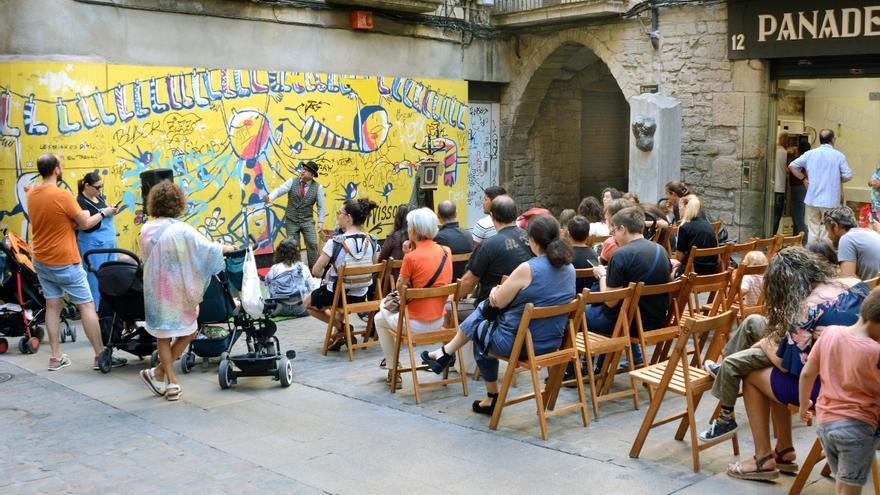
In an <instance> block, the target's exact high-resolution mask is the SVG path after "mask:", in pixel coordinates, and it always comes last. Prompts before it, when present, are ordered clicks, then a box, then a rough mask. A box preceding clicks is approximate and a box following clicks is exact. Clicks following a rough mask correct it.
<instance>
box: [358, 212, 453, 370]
mask: <svg viewBox="0 0 880 495" xmlns="http://www.w3.org/2000/svg"><path fill="white" fill-rule="evenodd" d="M406 222H407V231H408V234H409V239H410V240H408V241H406V242H404V243H403V253H404V254H403V266H401V268H400V277H399V278H398V279H397V290H398V291H401V292H402V291H403V290H405V289H406V288H408V287H411V288H416V289H423V288H428V287H440V286H443V285H448V284H449V283H450V282H452V255H451V254H450V252H449V250H448V248H446V247H444V246H441V245H439V244H437V243H436V242H434V236H435V235H437V224H438V223H439V220H438V219H437V215H435V214H434V212H433V211H431V210H430V209H429V208H419V209H417V210H413V211H411V212H409V214H408V215H407V216H406ZM446 299H447V298H446V297H445V296H439V297H431V298H425V299H417V300H413V301H409V302H407V304H406V311H407V313H408V314H409V320H410V330H412V331H413V332H430V331H433V330H437V329H439V328H440V327H442V326H443V316H444V315H445V313H446ZM399 317H400V314H399V313H392V312H389V311H387V310H385V309H384V308H382V310H381V311H380V312H379V313H378V314H377V315H376V318H375V324H376V335H378V336H379V344H380V345H381V346H382V351H383V352H384V353H385V363H387V365H388V366H391V363H392V362H393V359H392V358H393V355H394V351H395V346H394V338H393V337H392V336H391V334H390V333H389V332H390V331H391V330H392V329H395V330H396V329H397V322H398V319H399ZM388 381H389V382H390V381H391V371H390V370H389V371H388ZM397 386H398V387H400V380H399V379H398V380H397Z"/></svg>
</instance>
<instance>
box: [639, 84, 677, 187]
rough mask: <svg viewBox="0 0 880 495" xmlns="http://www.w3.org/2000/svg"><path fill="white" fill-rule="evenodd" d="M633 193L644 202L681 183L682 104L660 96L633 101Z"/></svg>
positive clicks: (651, 94)
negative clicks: (675, 181)
mask: <svg viewBox="0 0 880 495" xmlns="http://www.w3.org/2000/svg"><path fill="white" fill-rule="evenodd" d="M629 109H630V140H629V190H630V191H632V192H635V193H636V194H638V195H639V199H641V200H642V201H644V202H654V201H657V200H658V199H660V198H661V197H664V196H666V189H665V185H666V183H667V182H668V181H670V180H681V103H680V102H679V101H678V100H676V99H675V98H671V97H669V96H664V95H662V94H659V93H645V94H641V95H639V96H635V97H633V98H630V100H629Z"/></svg>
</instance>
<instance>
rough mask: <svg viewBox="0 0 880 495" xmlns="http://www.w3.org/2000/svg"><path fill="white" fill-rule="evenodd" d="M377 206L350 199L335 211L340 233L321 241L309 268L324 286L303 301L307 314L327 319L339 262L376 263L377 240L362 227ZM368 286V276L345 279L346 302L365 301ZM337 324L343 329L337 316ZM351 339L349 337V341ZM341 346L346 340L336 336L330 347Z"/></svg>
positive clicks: (328, 318) (334, 348) (335, 348)
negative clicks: (321, 246)
mask: <svg viewBox="0 0 880 495" xmlns="http://www.w3.org/2000/svg"><path fill="white" fill-rule="evenodd" d="M376 206H377V205H376V203H375V202H373V201H370V200H369V199H359V200H354V199H350V200H348V201H346V202H345V203H343V204H342V207H340V208H339V211H337V212H336V224H337V225H338V226H339V228H340V229H342V234H340V235H337V236H334V237H333V238H332V239H331V240H329V241H327V243H325V244H324V249H323V250H322V251H321V255H320V256H319V257H318V261H317V262H315V266H313V267H312V276H314V277H318V278H321V279H324V285H322V286H320V287H318V288H317V289H315V290H314V291H312V293H311V294H310V295H309V296H308V297H306V300H305V301H303V304H305V306H306V310H307V311H308V312H309V314H310V315H312V316H313V317H314V318H317V319H319V320H321V321H323V322H324V323H327V322H329V321H330V307H331V306H332V305H333V291H334V288H335V286H336V275H337V273H338V271H337V270H338V268H339V267H341V266H342V265H349V266H358V265H369V264H373V263H376V262H377V258H378V257H379V256H378V252H377V251H376V242H375V241H374V240H373V238H372V237H370V236H369V235H367V234H365V233H364V232H363V231H362V230H361V227H362V226H363V225H364V222H366V221H367V218H369V216H370V212H372V211H373V209H374V208H376ZM325 268H327V269H326V270H325ZM325 275H328V278H326V279H325ZM371 285H372V280H371V279H367V280H358V281H353V282H350V281H348V280H347V281H346V292H345V294H346V300H347V301H348V302H349V303H356V302H363V301H365V300H366V296H367V291H368V290H369V288H370V286H371ZM337 325H338V326H339V329H340V330H342V321H339V319H337ZM354 340H355V339H354V336H352V343H354ZM343 345H345V339H337V341H336V342H335V343H333V344H332V345H331V346H330V348H329V349H330V350H333V351H338V350H339V349H340V348H341V347H342V346H343Z"/></svg>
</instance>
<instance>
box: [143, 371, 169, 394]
mask: <svg viewBox="0 0 880 495" xmlns="http://www.w3.org/2000/svg"><path fill="white" fill-rule="evenodd" d="M155 369H156V368H147V369H145V370H141V380H143V382H144V384H146V385H147V388H149V389H150V391H151V392H153V393H154V394H156V395H157V396H158V397H162V396H163V395H165V391H164V390H160V389H159V385H157V383H156V377H155Z"/></svg>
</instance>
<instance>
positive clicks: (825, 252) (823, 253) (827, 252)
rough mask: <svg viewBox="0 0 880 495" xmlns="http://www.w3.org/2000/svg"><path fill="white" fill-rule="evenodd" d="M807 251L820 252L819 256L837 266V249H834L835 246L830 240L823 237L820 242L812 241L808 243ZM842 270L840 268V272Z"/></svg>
mask: <svg viewBox="0 0 880 495" xmlns="http://www.w3.org/2000/svg"><path fill="white" fill-rule="evenodd" d="M807 251H810V252H811V253H814V254H818V255H819V257H821V258H822V259H824V260H825V261H827V262H828V263H830V264H831V265H833V266H835V267H836V266H837V265H838V263H837V251H835V250H834V246H833V245H832V244H831V242H830V241H826V240H824V239H822V240H821V241H818V242H810V243H808V244H807ZM839 271H840V270H839V269H838V272H839Z"/></svg>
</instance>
